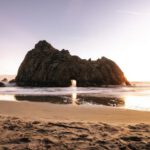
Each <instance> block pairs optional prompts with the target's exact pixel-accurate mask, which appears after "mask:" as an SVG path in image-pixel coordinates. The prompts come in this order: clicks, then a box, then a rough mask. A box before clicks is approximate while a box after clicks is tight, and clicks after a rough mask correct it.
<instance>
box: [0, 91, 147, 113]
mask: <svg viewBox="0 0 150 150" xmlns="http://www.w3.org/2000/svg"><path fill="white" fill-rule="evenodd" d="M0 101H31V102H49V103H53V104H70V105H74V106H77V105H85V104H90V105H105V106H113V107H122V108H126V109H134V110H146V111H150V99H149V96H133V95H132V96H131V95H130V96H126V97H124V98H117V97H100V95H98V94H96V95H95V94H77V91H76V90H74V91H73V92H72V94H71V95H69V94H68V95H49V96H43V95H41V96H37V95H0Z"/></svg>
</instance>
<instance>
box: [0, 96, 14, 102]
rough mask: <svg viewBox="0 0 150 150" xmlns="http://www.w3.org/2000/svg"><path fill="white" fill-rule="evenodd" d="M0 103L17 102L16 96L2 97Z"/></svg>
mask: <svg viewBox="0 0 150 150" xmlns="http://www.w3.org/2000/svg"><path fill="white" fill-rule="evenodd" d="M0 101H16V98H15V96H14V95H0Z"/></svg>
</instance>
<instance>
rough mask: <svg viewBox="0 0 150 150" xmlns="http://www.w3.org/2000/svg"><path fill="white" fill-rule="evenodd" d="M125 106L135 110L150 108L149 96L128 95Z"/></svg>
mask: <svg viewBox="0 0 150 150" xmlns="http://www.w3.org/2000/svg"><path fill="white" fill-rule="evenodd" d="M124 107H125V108H127V109H134V110H145V111H146V110H150V98H149V96H126V97H125V106H124Z"/></svg>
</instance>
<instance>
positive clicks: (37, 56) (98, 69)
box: [16, 41, 130, 87]
mask: <svg viewBox="0 0 150 150" xmlns="http://www.w3.org/2000/svg"><path fill="white" fill-rule="evenodd" d="M73 79H74V80H76V81H77V86H82V87H86V86H96V87H99V86H102V85H129V84H130V83H129V82H128V81H127V79H126V77H125V76H124V74H123V72H122V71H121V69H120V68H119V66H118V65H117V64H116V63H115V62H113V61H112V60H110V59H108V58H106V57H102V58H101V59H98V60H96V61H92V60H85V59H81V58H80V57H78V56H72V55H70V53H69V51H68V50H64V49H63V50H61V51H59V50H57V49H55V48H54V47H53V46H52V45H51V44H49V43H48V42H46V41H39V42H38V43H37V44H36V45H35V47H34V49H32V50H30V51H29V52H28V53H27V55H26V56H25V59H24V60H23V62H22V63H21V66H20V67H19V70H18V74H17V76H16V83H17V85H19V86H40V87H41V86H49V87H67V86H70V84H71V80H73Z"/></svg>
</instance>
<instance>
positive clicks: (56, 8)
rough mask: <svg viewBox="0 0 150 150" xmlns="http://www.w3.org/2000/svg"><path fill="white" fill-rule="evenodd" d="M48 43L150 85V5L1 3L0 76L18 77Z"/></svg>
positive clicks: (115, 0)
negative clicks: (104, 61)
mask: <svg viewBox="0 0 150 150" xmlns="http://www.w3.org/2000/svg"><path fill="white" fill-rule="evenodd" d="M43 39H45V40H47V41H48V42H50V43H51V44H52V45H53V46H54V47H56V48H58V49H63V48H65V49H68V50H70V52H71V54H76V55H79V56H80V57H82V58H92V59H97V58H98V57H101V56H103V55H104V56H106V57H108V58H110V59H113V60H114V61H115V62H116V63H117V64H118V65H119V66H120V67H121V69H122V70H123V71H124V73H125V75H126V76H127V78H128V79H129V80H149V81H150V67H149V65H150V53H149V52H150V0H0V74H16V73H17V69H18V67H19V65H20V63H21V61H22V60H23V58H24V56H25V54H26V53H27V51H28V50H30V49H32V48H33V47H34V44H35V43H36V42H38V41H39V40H43Z"/></svg>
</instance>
